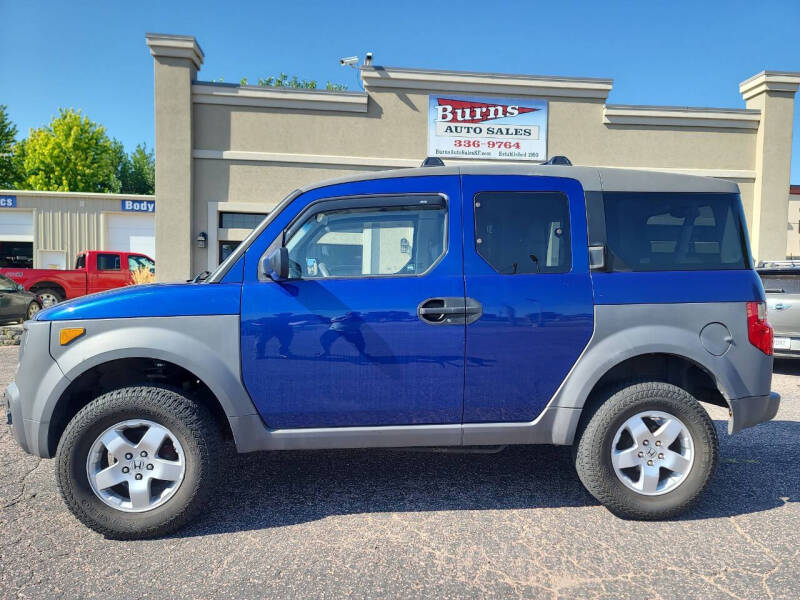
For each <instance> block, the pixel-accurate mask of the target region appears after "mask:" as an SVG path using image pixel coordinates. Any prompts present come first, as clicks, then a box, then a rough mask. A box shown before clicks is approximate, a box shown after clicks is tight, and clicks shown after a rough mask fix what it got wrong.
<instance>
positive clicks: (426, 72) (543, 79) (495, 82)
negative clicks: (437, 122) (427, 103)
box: [361, 66, 614, 100]
mask: <svg viewBox="0 0 800 600" xmlns="http://www.w3.org/2000/svg"><path fill="white" fill-rule="evenodd" d="M361 80H362V82H363V84H364V89H365V90H369V89H381V88H389V89H392V88H396V89H397V88H399V89H419V90H435V91H443V92H448V91H452V92H456V93H487V94H516V95H523V96H552V97H563V96H566V97H581V98H594V99H602V100H605V99H606V98H607V97H608V94H609V92H610V91H611V87H612V86H613V84H614V82H613V80H612V79H600V78H591V77H558V76H545V75H523V74H506V73H485V72H477V71H447V70H441V69H415V68H405V67H384V66H369V67H361Z"/></svg>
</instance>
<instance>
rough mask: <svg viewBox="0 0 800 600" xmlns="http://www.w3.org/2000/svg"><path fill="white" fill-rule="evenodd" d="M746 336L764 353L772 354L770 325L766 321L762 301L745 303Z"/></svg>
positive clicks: (765, 306)
mask: <svg viewBox="0 0 800 600" xmlns="http://www.w3.org/2000/svg"><path fill="white" fill-rule="evenodd" d="M747 337H748V338H749V339H750V343H751V344H753V346H755V347H756V348H758V349H759V350H761V351H762V352H763V353H764V354H769V355H772V325H770V324H769V321H767V305H766V304H765V303H764V302H748V303H747Z"/></svg>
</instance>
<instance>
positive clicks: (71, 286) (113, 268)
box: [0, 250, 155, 307]
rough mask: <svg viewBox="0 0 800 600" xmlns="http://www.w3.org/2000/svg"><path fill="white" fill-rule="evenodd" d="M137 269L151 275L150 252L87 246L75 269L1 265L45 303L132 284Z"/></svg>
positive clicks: (4, 270) (153, 263)
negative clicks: (145, 253) (18, 267)
mask: <svg viewBox="0 0 800 600" xmlns="http://www.w3.org/2000/svg"><path fill="white" fill-rule="evenodd" d="M134 273H137V275H139V276H141V275H140V274H142V273H145V274H150V275H151V276H152V274H154V273H155V262H154V261H153V259H152V258H150V257H149V256H146V255H144V254H139V253H136V252H114V251H110V250H87V251H85V252H81V253H80V254H78V258H77V259H76V260H75V268H74V269H72V270H59V269H14V268H7V269H0V274H3V275H5V276H6V277H8V278H10V279H13V280H14V281H16V282H17V283H19V284H20V285H22V287H24V288H25V289H26V290H30V291H31V292H33V293H35V294H38V295H39V296H40V297H41V299H42V303H43V305H44V306H45V307H46V306H50V305H52V304H56V303H58V302H61V301H62V300H69V299H71V298H76V297H78V296H84V295H86V294H93V293H94V292H102V291H103V290H110V289H111V288H117V287H122V286H124V285H130V284H131V283H134V280H133V274H134ZM139 283H141V282H140V281H139Z"/></svg>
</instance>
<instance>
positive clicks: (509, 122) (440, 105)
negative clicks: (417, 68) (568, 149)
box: [428, 95, 547, 161]
mask: <svg viewBox="0 0 800 600" xmlns="http://www.w3.org/2000/svg"><path fill="white" fill-rule="evenodd" d="M428 156H438V157H440V158H476V159H480V160H531V161H543V160H546V159H547V102H546V101H545V100H530V99H522V98H476V97H473V96H450V95H447V96H429V103H428Z"/></svg>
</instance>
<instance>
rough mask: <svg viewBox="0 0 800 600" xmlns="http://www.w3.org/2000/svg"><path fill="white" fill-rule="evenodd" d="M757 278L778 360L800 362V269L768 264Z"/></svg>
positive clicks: (761, 269) (759, 270)
mask: <svg viewBox="0 0 800 600" xmlns="http://www.w3.org/2000/svg"><path fill="white" fill-rule="evenodd" d="M758 275H759V276H760V277H761V282H762V283H763V285H764V292H766V295H767V312H768V314H769V322H770V324H771V325H772V327H773V328H774V329H775V339H774V345H773V348H774V350H775V356H779V357H782V358H800V266H792V265H791V263H785V262H783V261H781V262H780V263H769V264H768V265H766V266H764V267H759V269H758Z"/></svg>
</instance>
